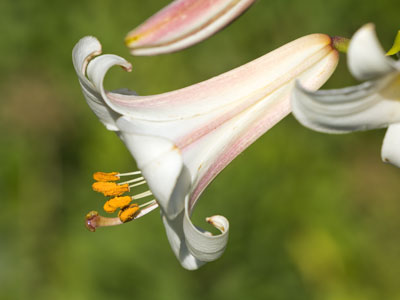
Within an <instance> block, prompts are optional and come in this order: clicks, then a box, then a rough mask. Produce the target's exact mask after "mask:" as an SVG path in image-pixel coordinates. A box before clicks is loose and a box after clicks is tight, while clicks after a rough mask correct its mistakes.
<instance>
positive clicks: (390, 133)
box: [381, 123, 400, 167]
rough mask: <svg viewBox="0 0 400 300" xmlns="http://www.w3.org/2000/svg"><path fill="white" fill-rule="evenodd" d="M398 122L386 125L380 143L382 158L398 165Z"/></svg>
mask: <svg viewBox="0 0 400 300" xmlns="http://www.w3.org/2000/svg"><path fill="white" fill-rule="evenodd" d="M399 149H400V124H399V123H397V124H392V125H390V126H389V127H388V129H387V131H386V134H385V138H384V139H383V145H382V152H381V156H382V160H383V161H384V162H387V163H390V164H392V165H395V166H396V167H400V151H399Z"/></svg>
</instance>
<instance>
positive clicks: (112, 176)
mask: <svg viewBox="0 0 400 300" xmlns="http://www.w3.org/2000/svg"><path fill="white" fill-rule="evenodd" d="M118 175H119V173H118V172H111V173H104V172H96V173H94V174H93V179H94V180H96V181H101V182H106V181H117V180H119V176H118Z"/></svg>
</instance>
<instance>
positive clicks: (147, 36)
mask: <svg viewBox="0 0 400 300" xmlns="http://www.w3.org/2000/svg"><path fill="white" fill-rule="evenodd" d="M254 2H255V0H176V1H173V2H172V3H171V4H169V5H168V6H166V7H164V8H163V9H162V10H160V11H159V12H158V13H157V14H155V15H153V16H152V17H151V18H149V19H148V20H146V21H145V22H144V23H143V24H141V25H140V26H139V27H137V28H135V29H133V30H132V31H130V32H129V33H128V35H127V36H126V38H125V43H126V45H127V46H128V47H129V48H130V49H131V54H133V55H156V54H163V53H169V52H174V51H178V50H181V49H184V48H187V47H189V46H192V45H194V44H196V43H198V42H200V41H202V40H204V39H206V38H208V37H209V36H211V35H213V34H214V33H216V32H217V31H219V30H221V29H222V28H224V27H225V26H227V25H228V24H229V23H231V22H232V21H233V20H234V19H236V18H237V17H239V16H240V15H241V14H242V13H244V12H245V11H246V10H247V9H248V8H249V7H250V5H252V4H253V3H254Z"/></svg>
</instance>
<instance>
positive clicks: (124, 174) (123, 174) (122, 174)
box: [118, 171, 142, 177]
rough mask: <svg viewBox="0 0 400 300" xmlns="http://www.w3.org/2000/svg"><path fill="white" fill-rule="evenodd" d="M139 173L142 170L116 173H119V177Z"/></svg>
mask: <svg viewBox="0 0 400 300" xmlns="http://www.w3.org/2000/svg"><path fill="white" fill-rule="evenodd" d="M139 174H142V172H141V171H135V172H129V173H121V174H118V175H119V177H121V176H131V175H139Z"/></svg>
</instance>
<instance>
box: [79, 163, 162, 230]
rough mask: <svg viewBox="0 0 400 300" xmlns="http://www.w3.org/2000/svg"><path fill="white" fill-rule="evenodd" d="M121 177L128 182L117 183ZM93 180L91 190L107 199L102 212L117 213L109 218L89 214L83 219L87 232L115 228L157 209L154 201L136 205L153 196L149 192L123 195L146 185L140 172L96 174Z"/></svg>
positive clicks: (94, 213) (95, 212) (93, 213)
mask: <svg viewBox="0 0 400 300" xmlns="http://www.w3.org/2000/svg"><path fill="white" fill-rule="evenodd" d="M121 177H128V180H126V181H122V182H119V181H120V180H121ZM129 177H131V178H129ZM132 177H133V178H132ZM93 179H94V180H95V182H94V183H93V184H92V189H93V190H94V191H96V192H99V193H102V194H103V195H104V196H105V197H109V198H107V200H106V202H105V203H104V206H103V209H104V211H105V212H106V213H109V214H112V213H115V212H116V211H118V216H117V217H114V218H110V217H104V216H101V215H99V213H98V212H97V211H91V212H89V213H88V214H87V215H86V217H85V226H86V228H87V229H88V230H89V231H92V232H94V231H96V228H98V227H105V226H115V225H120V224H123V223H126V222H129V221H132V220H134V219H137V218H140V217H142V216H144V215H146V214H147V213H149V212H151V211H152V210H154V209H156V208H157V207H158V204H157V201H156V200H155V199H152V200H150V201H147V202H145V203H143V204H139V203H136V201H137V200H142V199H145V198H147V197H151V196H152V195H153V194H152V192H151V191H150V190H148V191H145V192H142V193H137V194H135V195H125V194H126V193H129V192H131V191H132V189H133V188H135V187H137V186H140V185H143V184H145V183H146V180H145V179H144V178H143V177H142V176H141V172H140V171H135V172H130V173H118V172H111V173H104V172H96V173H94V174H93ZM132 201H135V203H132Z"/></svg>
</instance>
